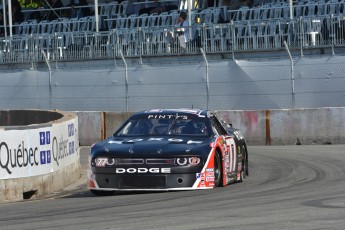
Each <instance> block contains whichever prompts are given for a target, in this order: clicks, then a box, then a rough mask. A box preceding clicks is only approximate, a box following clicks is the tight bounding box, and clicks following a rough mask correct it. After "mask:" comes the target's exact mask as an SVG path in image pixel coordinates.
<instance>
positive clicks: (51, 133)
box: [0, 112, 80, 201]
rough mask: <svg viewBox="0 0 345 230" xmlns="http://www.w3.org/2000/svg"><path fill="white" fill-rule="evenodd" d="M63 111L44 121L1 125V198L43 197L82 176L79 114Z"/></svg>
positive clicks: (27, 113)
mask: <svg viewBox="0 0 345 230" xmlns="http://www.w3.org/2000/svg"><path fill="white" fill-rule="evenodd" d="M61 113H62V114H63V116H64V117H62V118H60V119H58V120H54V121H51V122H47V123H44V124H33V125H28V126H2V127H0V201H7V200H11V201H13V200H22V199H24V198H25V199H26V198H28V197H25V196H26V195H27V194H28V193H32V196H33V197H40V196H44V195H47V194H50V193H52V192H55V191H58V190H61V189H62V188H64V187H66V186H67V185H69V184H71V183H73V182H74V181H76V180H77V179H78V178H79V177H80V161H79V160H80V155H79V137H78V133H79V128H78V117H77V116H76V115H75V114H74V113H70V112H61ZM26 115H27V116H30V112H26Z"/></svg>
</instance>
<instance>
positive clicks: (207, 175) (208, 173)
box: [206, 172, 214, 177]
mask: <svg viewBox="0 0 345 230" xmlns="http://www.w3.org/2000/svg"><path fill="white" fill-rule="evenodd" d="M206 177H214V173H213V172H207V173H206Z"/></svg>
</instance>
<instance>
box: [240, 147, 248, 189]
mask: <svg viewBox="0 0 345 230" xmlns="http://www.w3.org/2000/svg"><path fill="white" fill-rule="evenodd" d="M242 151H243V153H242V156H243V159H242V167H241V173H240V180H239V182H242V181H244V180H245V179H246V177H247V176H248V157H247V150H246V147H245V146H242Z"/></svg>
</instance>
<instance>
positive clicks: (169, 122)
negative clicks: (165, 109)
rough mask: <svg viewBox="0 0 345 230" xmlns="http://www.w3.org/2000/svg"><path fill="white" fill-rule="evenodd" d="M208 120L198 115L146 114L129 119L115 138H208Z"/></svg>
mask: <svg viewBox="0 0 345 230" xmlns="http://www.w3.org/2000/svg"><path fill="white" fill-rule="evenodd" d="M206 121H207V119H206V118H203V117H198V116H196V115H152V114H145V115H142V116H135V117H134V118H131V119H129V120H128V121H127V122H126V123H125V125H124V126H123V127H122V128H121V129H120V130H118V131H117V132H116V133H115V134H114V136H134V135H153V136H155V135H158V136H162V135H193V136H208V135H209V128H208V126H207V122H206Z"/></svg>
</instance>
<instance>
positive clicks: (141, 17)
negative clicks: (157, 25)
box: [138, 14, 149, 28]
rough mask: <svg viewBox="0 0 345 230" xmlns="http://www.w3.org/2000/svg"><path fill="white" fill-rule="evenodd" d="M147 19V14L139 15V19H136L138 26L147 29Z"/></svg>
mask: <svg viewBox="0 0 345 230" xmlns="http://www.w3.org/2000/svg"><path fill="white" fill-rule="evenodd" d="M148 18H149V15H148V14H141V15H139V17H138V26H139V27H142V28H145V27H147V26H148Z"/></svg>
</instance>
